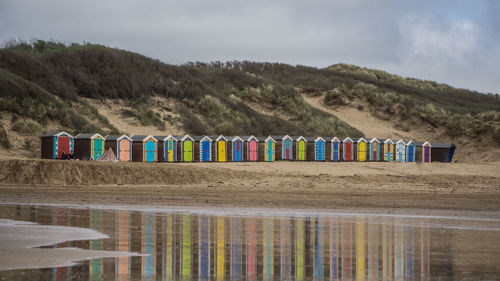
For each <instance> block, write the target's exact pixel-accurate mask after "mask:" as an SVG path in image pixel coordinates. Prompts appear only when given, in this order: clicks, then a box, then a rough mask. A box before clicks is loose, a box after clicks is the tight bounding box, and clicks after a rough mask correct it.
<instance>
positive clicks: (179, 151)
mask: <svg viewBox="0 0 500 281" xmlns="http://www.w3.org/2000/svg"><path fill="white" fill-rule="evenodd" d="M176 148H177V162H183V161H184V155H183V154H182V141H178V142H177V147H176Z"/></svg>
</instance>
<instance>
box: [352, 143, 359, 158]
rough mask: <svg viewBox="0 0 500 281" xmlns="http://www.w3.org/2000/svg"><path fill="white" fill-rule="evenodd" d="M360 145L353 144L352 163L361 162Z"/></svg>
mask: <svg viewBox="0 0 500 281" xmlns="http://www.w3.org/2000/svg"><path fill="white" fill-rule="evenodd" d="M358 151H359V143H356V142H353V143H352V161H359V159H358Z"/></svg>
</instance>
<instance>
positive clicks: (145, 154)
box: [130, 135, 158, 162]
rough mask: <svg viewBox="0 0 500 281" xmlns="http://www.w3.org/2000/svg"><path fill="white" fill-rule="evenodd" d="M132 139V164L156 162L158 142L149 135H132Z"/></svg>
mask: <svg viewBox="0 0 500 281" xmlns="http://www.w3.org/2000/svg"><path fill="white" fill-rule="evenodd" d="M130 138H131V139H132V161H133V162H157V161H158V140H157V139H156V138H155V137H153V136H151V135H133V136H132V137H130Z"/></svg>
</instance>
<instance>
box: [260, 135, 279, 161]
mask: <svg viewBox="0 0 500 281" xmlns="http://www.w3.org/2000/svg"><path fill="white" fill-rule="evenodd" d="M259 141H260V139H259ZM259 143H260V142H259ZM263 143H264V149H263V150H262V151H264V158H263V159H264V162H274V161H276V140H275V139H274V138H273V137H271V136H269V137H267V138H265V139H264V141H263Z"/></svg>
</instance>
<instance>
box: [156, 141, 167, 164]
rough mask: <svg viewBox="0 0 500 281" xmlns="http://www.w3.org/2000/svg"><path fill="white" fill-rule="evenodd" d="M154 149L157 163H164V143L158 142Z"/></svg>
mask: <svg viewBox="0 0 500 281" xmlns="http://www.w3.org/2000/svg"><path fill="white" fill-rule="evenodd" d="M156 149H157V153H158V155H157V156H158V161H157V162H165V142H164V141H163V140H159V141H158V142H157V143H156Z"/></svg>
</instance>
